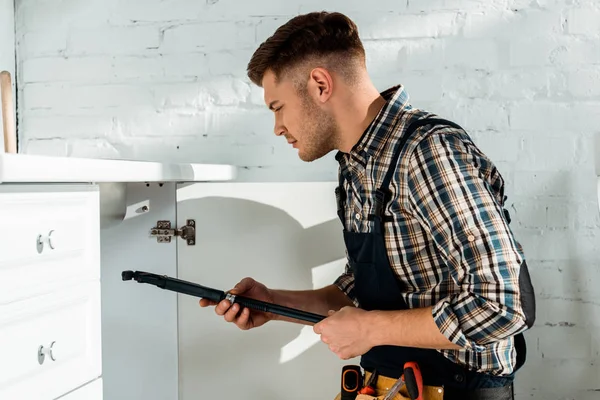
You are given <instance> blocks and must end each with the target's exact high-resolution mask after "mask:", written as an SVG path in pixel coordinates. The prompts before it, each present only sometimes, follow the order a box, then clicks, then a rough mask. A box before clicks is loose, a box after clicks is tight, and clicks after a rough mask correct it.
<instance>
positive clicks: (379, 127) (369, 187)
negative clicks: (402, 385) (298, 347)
mask: <svg viewBox="0 0 600 400" xmlns="http://www.w3.org/2000/svg"><path fill="white" fill-rule="evenodd" d="M382 95H383V96H384V98H385V99H386V100H387V103H386V105H385V106H384V107H383V108H382V110H381V111H380V112H379V115H378V116H377V117H376V118H375V120H374V121H373V123H372V124H371V125H370V126H369V128H367V130H366V131H365V133H364V134H363V136H362V138H361V139H360V140H359V142H358V143H357V145H356V146H354V148H353V149H352V150H351V152H350V153H347V154H346V153H341V152H338V154H337V155H336V159H337V160H338V162H339V165H340V169H339V173H340V174H344V176H345V178H346V183H345V187H344V188H343V189H342V190H344V191H345V192H346V195H347V200H346V206H345V207H346V209H345V223H346V227H347V229H348V230H350V231H355V232H369V231H370V230H371V229H372V227H373V221H370V220H369V218H367V216H368V215H370V214H373V213H374V210H373V197H374V192H375V189H376V188H378V187H379V186H380V185H381V182H382V180H383V177H384V176H385V173H386V171H387V170H388V168H389V167H390V163H391V159H392V155H393V150H394V149H395V147H396V145H397V142H398V140H399V138H400V135H401V133H402V132H403V131H404V130H405V129H406V127H407V126H408V125H409V124H410V122H412V121H414V120H416V119H420V118H423V117H425V116H431V117H436V116H434V115H433V114H431V113H427V112H425V111H422V110H418V109H415V108H413V107H412V106H410V105H409V103H408V95H407V94H406V92H405V91H404V89H403V87H402V86H396V87H393V88H390V89H388V90H387V91H385V92H383V93H382ZM396 119H400V121H399V123H398V124H397V125H396V127H395V129H394V125H395V124H394V122H395V121H396ZM426 129H429V132H426ZM399 160H400V161H399V162H398V165H397V166H396V167H394V168H396V172H395V173H394V176H393V178H392V181H391V183H390V187H389V190H390V192H391V196H392V197H391V201H389V202H388V203H387V204H386V205H385V207H384V216H385V218H386V219H387V220H388V221H387V222H386V223H384V225H383V234H384V238H385V243H386V248H387V254H388V259H389V261H390V265H391V267H392V268H393V270H394V271H395V273H396V274H397V276H398V278H399V279H400V280H401V282H402V283H403V284H404V285H403V286H404V287H406V288H407V291H406V293H404V295H403V296H404V300H405V302H406V304H408V307H410V308H417V307H426V306H432V307H433V319H434V320H435V323H436V324H437V326H438V328H439V329H440V331H441V332H442V333H443V334H444V335H445V336H446V337H447V338H448V339H449V340H450V341H452V342H454V343H456V344H458V345H459V346H461V347H463V349H461V350H438V351H441V353H442V354H443V355H444V356H446V357H447V358H449V359H450V360H452V361H454V362H456V363H459V364H463V365H467V366H468V367H469V368H470V369H473V370H476V371H479V372H486V373H490V374H493V375H505V374H510V373H512V372H513V370H514V367H515V364H516V357H515V356H516V352H515V349H514V340H513V337H512V336H513V335H515V334H517V333H519V332H522V331H524V330H525V329H526V328H527V326H526V324H525V316H524V312H523V309H522V307H521V298H520V293H519V268H520V265H521V262H522V261H523V259H524V254H523V252H522V249H521V246H520V244H519V243H518V242H517V241H516V240H515V238H514V237H513V233H512V232H511V230H510V229H509V226H508V223H507V221H506V219H505V216H504V214H503V205H504V181H503V179H502V176H501V175H500V173H499V172H498V170H497V169H496V167H495V166H494V164H493V163H492V162H491V161H490V160H489V159H488V158H487V157H486V156H485V155H484V154H483V152H482V151H481V150H479V149H478V148H477V147H476V145H475V144H474V143H473V141H472V140H471V138H470V137H469V136H468V135H467V133H466V132H464V131H463V130H459V129H455V128H452V127H447V126H444V127H439V126H438V127H435V128H431V127H430V128H420V129H418V130H417V132H416V133H415V135H414V136H413V137H412V139H409V140H408V141H407V143H406V146H405V147H404V150H403V151H402V154H401V156H400V158H399ZM335 284H336V285H337V286H338V287H339V288H340V289H341V290H342V291H343V292H344V293H345V294H346V295H348V297H350V298H351V299H352V300H353V301H354V304H356V305H357V306H360V304H359V303H358V301H357V299H356V297H355V295H354V278H353V276H352V273H351V272H350V271H349V267H348V265H347V266H346V271H345V273H344V274H342V275H341V276H340V277H339V278H338V279H337V280H336V281H335Z"/></svg>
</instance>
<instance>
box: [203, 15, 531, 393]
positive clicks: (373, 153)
mask: <svg viewBox="0 0 600 400" xmlns="http://www.w3.org/2000/svg"><path fill="white" fill-rule="evenodd" d="M248 75H249V77H250V79H251V80H252V82H253V83H255V84H257V85H259V86H261V87H263V88H264V97H265V102H266V104H267V105H268V107H269V109H270V110H272V111H273V113H274V115H275V134H276V135H278V136H283V137H284V138H285V139H286V140H287V141H288V142H289V143H290V144H291V145H292V146H293V147H294V148H296V149H298V155H299V157H300V158H301V159H302V160H304V161H307V162H310V161H313V160H316V159H319V158H321V157H323V156H325V155H326V154H328V153H329V152H331V151H334V150H337V154H336V160H337V161H338V162H339V180H340V183H339V187H338V188H337V190H336V195H337V199H338V214H339V216H340V220H341V222H342V225H343V228H344V230H343V231H344V240H345V243H346V247H347V255H348V263H347V266H346V270H345V273H344V274H343V275H342V276H340V277H339V278H338V279H337V280H336V282H334V284H332V285H330V286H327V287H325V288H322V289H318V290H308V291H284V290H273V289H268V288H266V287H265V286H264V285H262V284H261V283H258V282H256V281H254V280H253V279H251V278H246V279H244V280H242V281H241V282H239V283H238V284H237V285H236V286H235V288H234V289H233V290H231V292H232V293H233V294H243V295H245V296H248V297H253V298H257V299H260V300H264V301H269V302H273V303H277V304H281V305H285V306H289V307H294V308H299V309H303V310H306V311H310V312H313V313H317V314H322V315H328V317H327V318H325V319H324V320H323V321H321V322H319V323H317V324H315V325H314V328H313V329H314V331H315V332H316V333H317V334H319V335H320V337H321V340H322V342H323V343H325V344H326V345H328V346H329V348H330V349H331V351H332V352H334V353H335V354H336V355H337V356H339V357H340V358H341V359H350V358H353V357H356V356H361V366H362V367H363V368H364V369H365V371H366V373H367V376H370V374H371V373H372V372H373V371H374V370H376V371H377V373H378V376H379V377H380V379H379V380H378V382H377V383H376V385H377V387H378V390H379V393H378V395H382V394H384V393H382V392H381V391H382V390H384V389H385V388H383V384H381V385H380V383H379V382H385V383H386V384H389V382H393V381H395V380H396V379H397V378H398V377H399V376H400V375H401V373H402V368H403V365H404V363H405V362H409V361H416V362H417V363H418V364H419V366H420V369H421V371H422V375H423V380H424V383H425V385H426V386H427V394H428V396H429V397H428V398H431V399H433V398H439V399H442V398H443V399H492V398H493V399H513V398H514V394H513V387H512V382H513V378H514V374H515V371H516V370H517V369H518V368H519V367H520V366H521V365H522V363H523V361H524V350H525V344H524V340H523V337H522V335H521V333H522V332H523V331H524V330H526V329H528V328H530V327H531V326H532V325H533V322H534V319H535V299H534V295H533V288H532V286H531V283H530V279H529V274H528V271H527V266H526V263H525V260H524V254H523V251H522V249H521V247H520V245H519V243H518V242H517V241H516V240H515V239H514V237H513V234H512V232H511V231H510V229H509V226H508V223H509V221H508V214H507V213H506V211H505V210H504V208H503V207H504V201H505V198H504V181H503V179H502V176H501V175H500V173H499V172H498V170H497V169H496V167H495V166H494V164H493V163H492V162H491V161H490V160H489V159H488V158H487V157H486V156H485V154H483V153H482V152H481V151H480V150H479V149H478V148H477V146H476V145H475V144H474V143H473V142H472V140H471V139H470V137H469V136H468V134H467V133H466V132H465V131H464V130H463V129H461V127H460V126H458V125H456V124H455V123H453V122H450V121H446V120H441V119H439V118H438V117H436V116H435V115H434V114H432V113H429V112H426V111H423V110H419V109H415V108H413V107H412V106H411V105H410V104H409V102H408V96H407V94H406V92H405V91H404V89H403V87H402V86H401V85H399V86H395V87H392V88H390V89H388V90H386V91H384V92H383V93H379V91H378V90H377V89H376V88H375V87H374V85H373V83H372V82H371V80H370V79H369V76H368V73H367V70H366V66H365V51H364V48H363V46H362V43H361V40H360V39H359V36H358V30H357V27H356V26H355V24H354V23H353V22H352V21H351V20H350V19H348V18H347V17H346V16H344V15H342V14H339V13H326V12H321V13H309V14H306V15H301V16H297V17H295V18H293V19H291V20H290V21H289V22H287V23H286V24H285V25H283V26H281V27H280V28H279V29H277V31H276V32H275V33H274V35H273V36H272V37H270V38H269V39H267V40H266V41H265V42H264V43H263V44H261V46H260V47H259V48H258V49H257V50H256V52H255V53H254V55H253V56H252V59H251V60H250V62H249V64H248ZM200 305H201V306H203V307H206V306H209V305H215V304H214V303H210V302H207V301H205V300H201V301H200ZM215 311H216V313H217V314H218V315H220V316H223V317H224V319H225V320H226V321H228V322H233V323H235V324H237V326H238V327H239V328H241V329H250V328H256V327H258V326H261V325H263V324H265V323H266V322H268V321H270V320H274V319H282V318H280V317H277V316H274V315H271V314H265V313H260V312H254V311H250V310H248V309H243V310H240V309H239V306H238V305H237V304H234V305H233V306H231V304H230V303H229V302H228V301H226V300H225V301H223V302H221V303H220V304H218V305H216V307H215ZM426 398H427V397H426Z"/></svg>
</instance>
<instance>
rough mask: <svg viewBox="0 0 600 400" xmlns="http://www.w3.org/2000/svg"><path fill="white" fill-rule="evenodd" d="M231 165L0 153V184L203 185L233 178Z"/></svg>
mask: <svg viewBox="0 0 600 400" xmlns="http://www.w3.org/2000/svg"><path fill="white" fill-rule="evenodd" d="M235 175H236V169H235V167H234V166H232V165H219V164H192V163H190V164H188V163H180V164H178V163H162V162H153V161H128V160H107V159H93V158H74V157H54V156H41V155H29V154H8V153H3V152H0V183H44V182H46V183H52V182H57V183H65V182H66V183H75V182H169V181H174V182H205V181H229V180H232V179H234V178H235Z"/></svg>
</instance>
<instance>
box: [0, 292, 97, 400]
mask: <svg viewBox="0 0 600 400" xmlns="http://www.w3.org/2000/svg"><path fill="white" fill-rule="evenodd" d="M100 340H101V338H100V282H88V283H82V284H81V285H78V286H75V287H72V288H69V289H68V290H63V291H60V292H56V293H52V294H48V295H44V296H39V297H35V298H32V299H28V300H23V301H20V302H15V303H11V304H9V305H4V306H0V349H2V357H0V399H27V400H34V399H40V400H41V399H55V398H57V397H59V396H61V395H63V394H65V393H67V392H69V391H71V390H73V389H74V388H77V387H79V386H81V385H83V384H85V383H86V382H90V381H92V380H93V379H96V378H98V377H99V376H100V374H101V372H102V360H101V355H102V350H101V341H100Z"/></svg>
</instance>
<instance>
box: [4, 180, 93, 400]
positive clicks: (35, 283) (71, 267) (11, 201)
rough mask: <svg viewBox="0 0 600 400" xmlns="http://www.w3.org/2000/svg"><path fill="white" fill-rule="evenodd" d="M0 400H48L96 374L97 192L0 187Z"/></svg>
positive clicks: (72, 188) (78, 188)
mask: <svg viewBox="0 0 600 400" xmlns="http://www.w3.org/2000/svg"><path fill="white" fill-rule="evenodd" d="M0 222H1V229H0V350H1V354H2V357H0V399H28V400H30V399H31V400H34V399H55V398H58V397H60V396H63V395H64V394H66V393H68V392H70V391H72V390H73V389H75V388H78V387H80V386H82V385H85V384H86V383H88V382H91V381H93V380H95V379H97V378H98V377H99V376H100V375H101V373H102V353H101V352H102V348H101V336H100V332H101V321H100V316H101V310H100V235H99V192H98V188H97V187H96V186H93V185H50V184H48V185H18V184H3V185H0Z"/></svg>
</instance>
